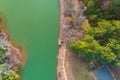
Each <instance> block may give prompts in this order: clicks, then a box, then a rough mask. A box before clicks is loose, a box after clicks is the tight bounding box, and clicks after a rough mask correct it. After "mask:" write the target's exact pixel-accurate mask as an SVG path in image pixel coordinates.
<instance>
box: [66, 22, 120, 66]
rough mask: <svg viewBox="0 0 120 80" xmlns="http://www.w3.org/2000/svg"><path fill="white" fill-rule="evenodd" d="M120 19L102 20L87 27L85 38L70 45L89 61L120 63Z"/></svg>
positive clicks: (77, 53) (115, 64) (108, 63)
mask: <svg viewBox="0 0 120 80" xmlns="http://www.w3.org/2000/svg"><path fill="white" fill-rule="evenodd" d="M119 31H120V21H117V20H111V21H107V20H102V21H100V22H98V23H97V25H96V26H94V27H92V26H91V27H86V29H85V33H84V38H83V39H82V40H78V41H76V42H74V43H70V44H68V47H69V48H70V49H72V51H74V52H75V53H76V55H83V56H84V57H86V59H87V60H88V61H93V60H94V59H97V60H100V61H101V63H105V64H107V65H114V66H118V65H120V61H119V59H120V38H119V36H120V32H119Z"/></svg>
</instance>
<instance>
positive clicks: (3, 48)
mask: <svg viewBox="0 0 120 80" xmlns="http://www.w3.org/2000/svg"><path fill="white" fill-rule="evenodd" d="M0 52H1V53H0V54H1V55H2V56H1V59H0V68H2V70H0V73H1V75H0V78H1V79H2V80H3V79H9V78H13V79H20V75H19V74H20V73H19V72H20V71H19V70H20V69H19V68H20V67H22V66H23V63H25V60H24V59H23V54H22V50H20V48H18V47H17V46H16V44H15V43H14V44H13V42H12V41H11V40H10V38H9V36H8V33H7V29H6V27H5V23H4V21H3V20H2V19H0ZM3 75H4V76H6V77H4V76H3Z"/></svg>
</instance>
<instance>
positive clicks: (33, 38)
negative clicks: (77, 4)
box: [0, 0, 59, 80]
mask: <svg viewBox="0 0 120 80" xmlns="http://www.w3.org/2000/svg"><path fill="white" fill-rule="evenodd" d="M0 12H2V13H3V14H4V15H5V20H6V24H7V29H8V32H9V35H10V37H11V38H12V39H13V40H14V41H15V42H17V43H18V44H24V45H25V48H26V50H27V53H26V54H27V57H28V59H27V62H26V65H25V66H24V68H23V69H22V72H21V76H22V80H56V61H57V38H58V31H59V1H58V0H52V1H51V0H50V1H49V0H0Z"/></svg>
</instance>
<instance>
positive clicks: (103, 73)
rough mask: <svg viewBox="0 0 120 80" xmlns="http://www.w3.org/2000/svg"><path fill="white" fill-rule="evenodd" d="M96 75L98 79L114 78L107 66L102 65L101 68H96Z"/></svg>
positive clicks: (108, 79) (107, 79)
mask: <svg viewBox="0 0 120 80" xmlns="http://www.w3.org/2000/svg"><path fill="white" fill-rule="evenodd" d="M94 76H95V77H96V79H97V80H114V78H113V76H112V74H111V72H110V71H109V69H108V67H107V66H102V67H101V68H100V69H98V70H96V71H95V73H94Z"/></svg>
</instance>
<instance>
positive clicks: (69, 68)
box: [57, 0, 93, 80]
mask: <svg viewBox="0 0 120 80" xmlns="http://www.w3.org/2000/svg"><path fill="white" fill-rule="evenodd" d="M72 4H73V6H71V5H72ZM71 9H75V12H73V11H74V10H73V11H71V12H70V11H69V10H71ZM85 10H86V7H85V6H84V4H83V3H82V2H81V1H78V0H71V1H68V0H60V28H59V39H58V61H57V80H78V79H80V77H81V76H82V78H85V79H86V78H87V79H89V80H93V77H92V74H91V72H87V67H85V64H84V63H82V64H81V63H80V64H78V63H76V62H79V60H80V59H79V58H75V55H73V53H72V52H71V51H70V50H69V49H68V48H67V44H68V43H69V42H74V41H76V40H78V39H80V38H82V37H83V33H84V29H82V26H83V25H82V23H83V22H84V21H85V18H86V17H85V16H84V13H83V12H84V11H85ZM70 55H71V56H70ZM71 61H72V62H71ZM81 65H83V66H84V67H82V68H81V71H83V72H84V71H85V73H82V75H78V74H76V71H77V70H76V69H75V68H77V69H78V68H79V67H80V66H81ZM86 72H87V74H86ZM77 73H79V72H77ZM80 74H81V73H80ZM86 75H88V76H87V77H85V76H86ZM87 79H86V80H87Z"/></svg>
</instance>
